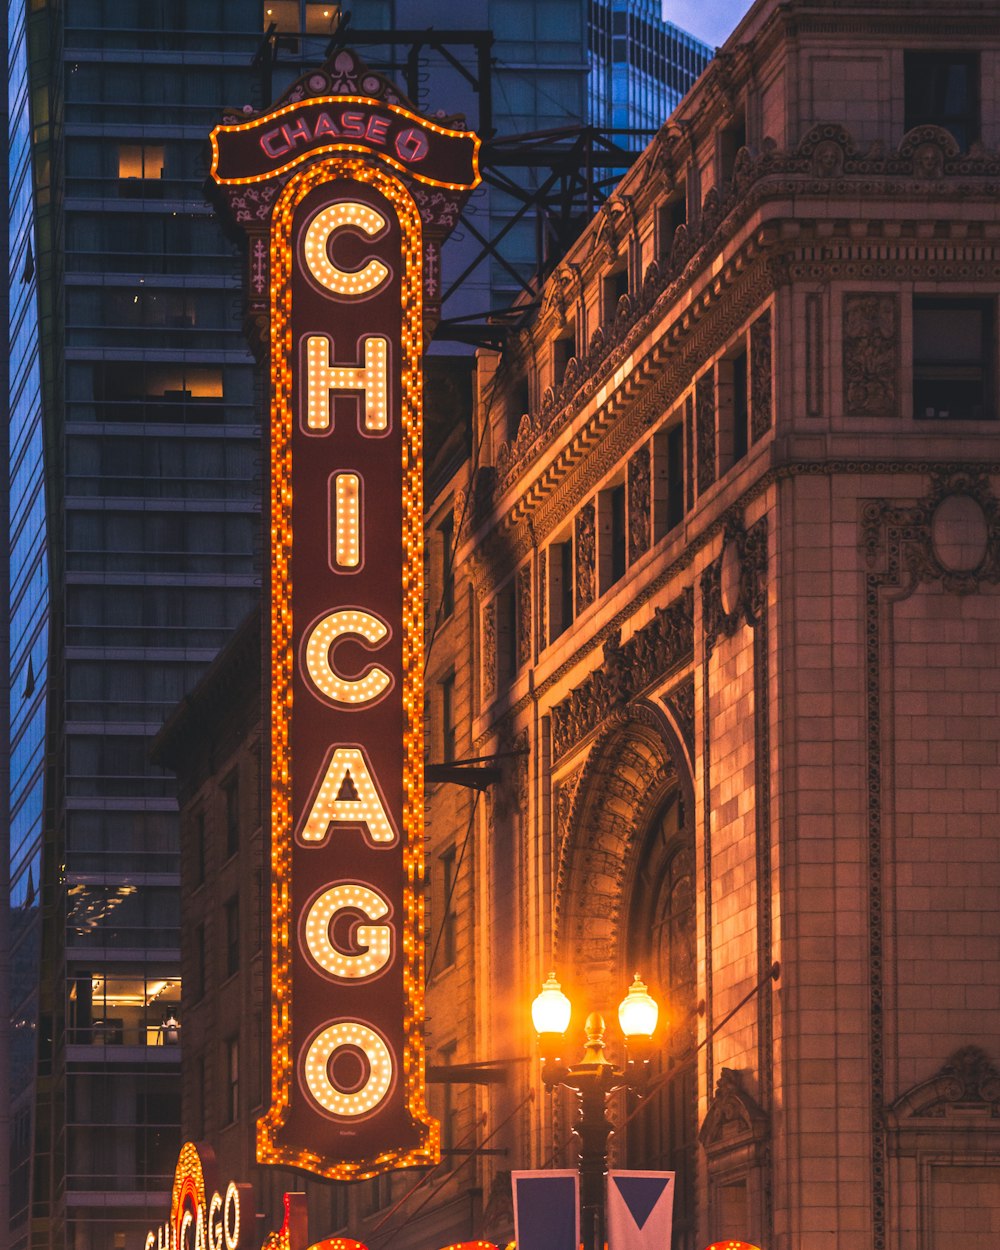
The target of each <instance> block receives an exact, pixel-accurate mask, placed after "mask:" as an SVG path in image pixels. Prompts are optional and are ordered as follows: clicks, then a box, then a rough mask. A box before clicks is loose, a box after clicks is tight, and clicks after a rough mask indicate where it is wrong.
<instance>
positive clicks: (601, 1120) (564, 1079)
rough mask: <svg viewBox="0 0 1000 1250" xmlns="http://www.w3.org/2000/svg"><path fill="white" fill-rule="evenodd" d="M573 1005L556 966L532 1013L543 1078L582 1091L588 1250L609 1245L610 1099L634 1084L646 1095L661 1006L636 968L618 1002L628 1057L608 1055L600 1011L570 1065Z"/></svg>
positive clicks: (583, 1214) (583, 1223)
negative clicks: (619, 1063)
mask: <svg viewBox="0 0 1000 1250" xmlns="http://www.w3.org/2000/svg"><path fill="white" fill-rule="evenodd" d="M571 1011H572V1005H571V1003H570V1001H569V999H568V998H567V997H566V995H565V994H564V993H563V992H562V988H561V986H560V985H559V982H558V981H557V980H556V976H555V973H554V972H550V973H549V976H548V979H547V980H546V981H545V983H544V984H543V986H542V992H541V993H540V994H539V995H538V997H537V998H536V999H535V1001H534V1002H533V1003H532V1004H531V1018H532V1021H533V1022H534V1025H535V1031H536V1032H537V1034H538V1050H539V1054H540V1055H541V1059H542V1080H543V1081H544V1082H545V1085H546V1086H547V1087H548V1088H549V1089H557V1088H558V1087H559V1086H560V1085H561V1086H563V1087H564V1088H565V1089H571V1090H573V1092H574V1093H575V1094H576V1096H577V1106H578V1108H579V1112H580V1114H579V1118H578V1120H577V1122H576V1129H575V1131H576V1135H577V1137H578V1138H579V1139H580V1152H579V1171H580V1229H581V1234H582V1236H583V1243H584V1247H585V1250H602V1248H603V1246H604V1201H605V1199H604V1186H605V1177H606V1175H607V1170H608V1138H609V1137H610V1135H611V1132H612V1124H611V1121H610V1120H609V1119H608V1117H607V1105H608V1099H609V1097H610V1096H611V1094H613V1093H614V1092H615V1091H616V1090H619V1089H628V1090H631V1091H632V1093H634V1094H638V1095H639V1096H640V1097H641V1096H642V1094H643V1093H644V1091H645V1089H646V1087H647V1085H648V1083H649V1059H650V1054H651V1051H652V1042H651V1039H652V1036H653V1030H654V1029H655V1028H656V1020H657V1016H658V1015H659V1008H658V1006H657V1004H656V1001H655V999H654V998H653V997H652V996H651V995H650V993H649V990H648V989H647V988H646V986H645V985H644V984H643V982H642V980H641V979H640V977H639V974H638V973H636V976H635V980H634V981H633V982H632V984H631V985H630V986H629V989H628V993H627V994H626V995H625V997H624V998H623V999H622V1001H621V1003H620V1004H619V1006H618V1021H619V1024H620V1025H621V1029H622V1033H623V1034H624V1035H625V1046H626V1055H627V1060H626V1063H625V1066H624V1067H622V1068H616V1067H615V1065H614V1064H613V1063H611V1062H610V1061H609V1060H608V1059H606V1058H605V1057H604V1028H605V1025H604V1017H603V1016H602V1015H601V1014H600V1013H599V1012H597V1011H594V1012H591V1014H590V1015H589V1016H588V1017H587V1022H586V1026H585V1028H586V1034H587V1044H586V1048H585V1049H584V1052H583V1058H582V1060H581V1061H580V1062H579V1063H577V1064H573V1065H572V1066H567V1064H566V1063H564V1061H563V1058H562V1052H563V1047H564V1045H565V1041H566V1039H565V1036H564V1035H565V1033H566V1030H567V1028H568V1027H569V1021H570V1015H571Z"/></svg>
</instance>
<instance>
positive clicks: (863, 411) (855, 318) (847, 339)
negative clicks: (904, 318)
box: [843, 291, 899, 417]
mask: <svg viewBox="0 0 1000 1250" xmlns="http://www.w3.org/2000/svg"><path fill="white" fill-rule="evenodd" d="M843 330H844V332H843V342H844V410H845V412H846V413H847V415H848V416H849V417H897V416H899V296H898V295H894V294H888V293H885V292H882V293H873V292H870V291H865V292H858V293H855V294H846V295H845V296H844V315H843Z"/></svg>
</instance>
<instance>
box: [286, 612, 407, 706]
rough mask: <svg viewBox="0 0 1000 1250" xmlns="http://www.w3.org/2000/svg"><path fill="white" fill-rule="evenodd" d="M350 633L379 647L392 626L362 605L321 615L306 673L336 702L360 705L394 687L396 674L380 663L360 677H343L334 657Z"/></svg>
mask: <svg viewBox="0 0 1000 1250" xmlns="http://www.w3.org/2000/svg"><path fill="white" fill-rule="evenodd" d="M347 635H350V636H353V637H355V638H360V639H362V640H363V641H364V642H365V643H367V645H368V646H369V647H376V646H378V645H379V644H380V643H382V642H384V641H385V639H386V638H387V637H388V636H389V626H388V625H387V624H386V623H385V621H383V620H382V619H381V618H380V617H378V616H375V615H374V614H373V613H371V612H363V611H362V610H361V609H359V608H341V609H340V610H339V611H337V612H330V613H329V614H328V615H326V616H323V617H321V618H320V619H319V620H318V621H317V622H316V624H315V625H314V626H313V627H312V629H311V630H310V631H309V636H308V638H307V639H306V646H305V665H306V672H307V673H308V674H309V677H310V678H311V680H312V683H313V685H314V686H315V687H316V689H317V690H318V691H319V692H320V694H323V695H326V697H327V698H328V699H330V700H331V701H332V702H334V703H340V704H342V705H343V706H344V707H357V706H358V705H359V704H362V703H371V702H373V701H374V700H375V699H380V698H381V697H382V695H384V694H385V692H386V691H387V690H388V689H389V688H390V687H391V685H392V677H391V676H390V675H389V674H388V673H387V672H386V671H385V669H384V668H379V667H378V665H377V664H373V665H371V667H370V668H368V669H366V670H365V672H364V673H362V675H361V676H360V677H341V675H340V674H339V673H338V672H337V671H336V670H335V669H334V667H333V664H332V663H331V660H330V651H331V648H332V647H333V645H334V643H335V642H337V640H338V639H340V638H343V637H345V636H347Z"/></svg>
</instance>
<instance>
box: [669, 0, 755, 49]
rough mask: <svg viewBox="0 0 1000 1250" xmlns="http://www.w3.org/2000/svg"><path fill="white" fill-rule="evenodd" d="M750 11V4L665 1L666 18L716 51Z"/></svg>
mask: <svg viewBox="0 0 1000 1250" xmlns="http://www.w3.org/2000/svg"><path fill="white" fill-rule="evenodd" d="M749 7H750V0H663V16H664V18H665V19H666V20H667V21H668V22H675V23H676V24H677V25H678V26H683V27H684V29H685V30H689V31H690V32H691V34H692V35H697V36H698V38H699V39H703V40H704V41H705V43H707V44H708V45H709V46H710V47H713V48H716V47H718V46H719V45H720V44H722V43H724V42H725V40H726V36H727V35H728V34H729V33H730V32H731V31H732V29H733V27H734V26H735V25H736V23H737V22H738V21H739V20H740V18H741V17H742V16H743V14H744V13H745V12H746V11H747V9H748V8H749Z"/></svg>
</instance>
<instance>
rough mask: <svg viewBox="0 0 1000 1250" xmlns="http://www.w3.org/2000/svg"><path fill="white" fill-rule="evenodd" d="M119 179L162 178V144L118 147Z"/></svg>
mask: <svg viewBox="0 0 1000 1250" xmlns="http://www.w3.org/2000/svg"><path fill="white" fill-rule="evenodd" d="M118 177H119V178H162V177H163V144H162V143H122V144H120V145H119V147H118Z"/></svg>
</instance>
